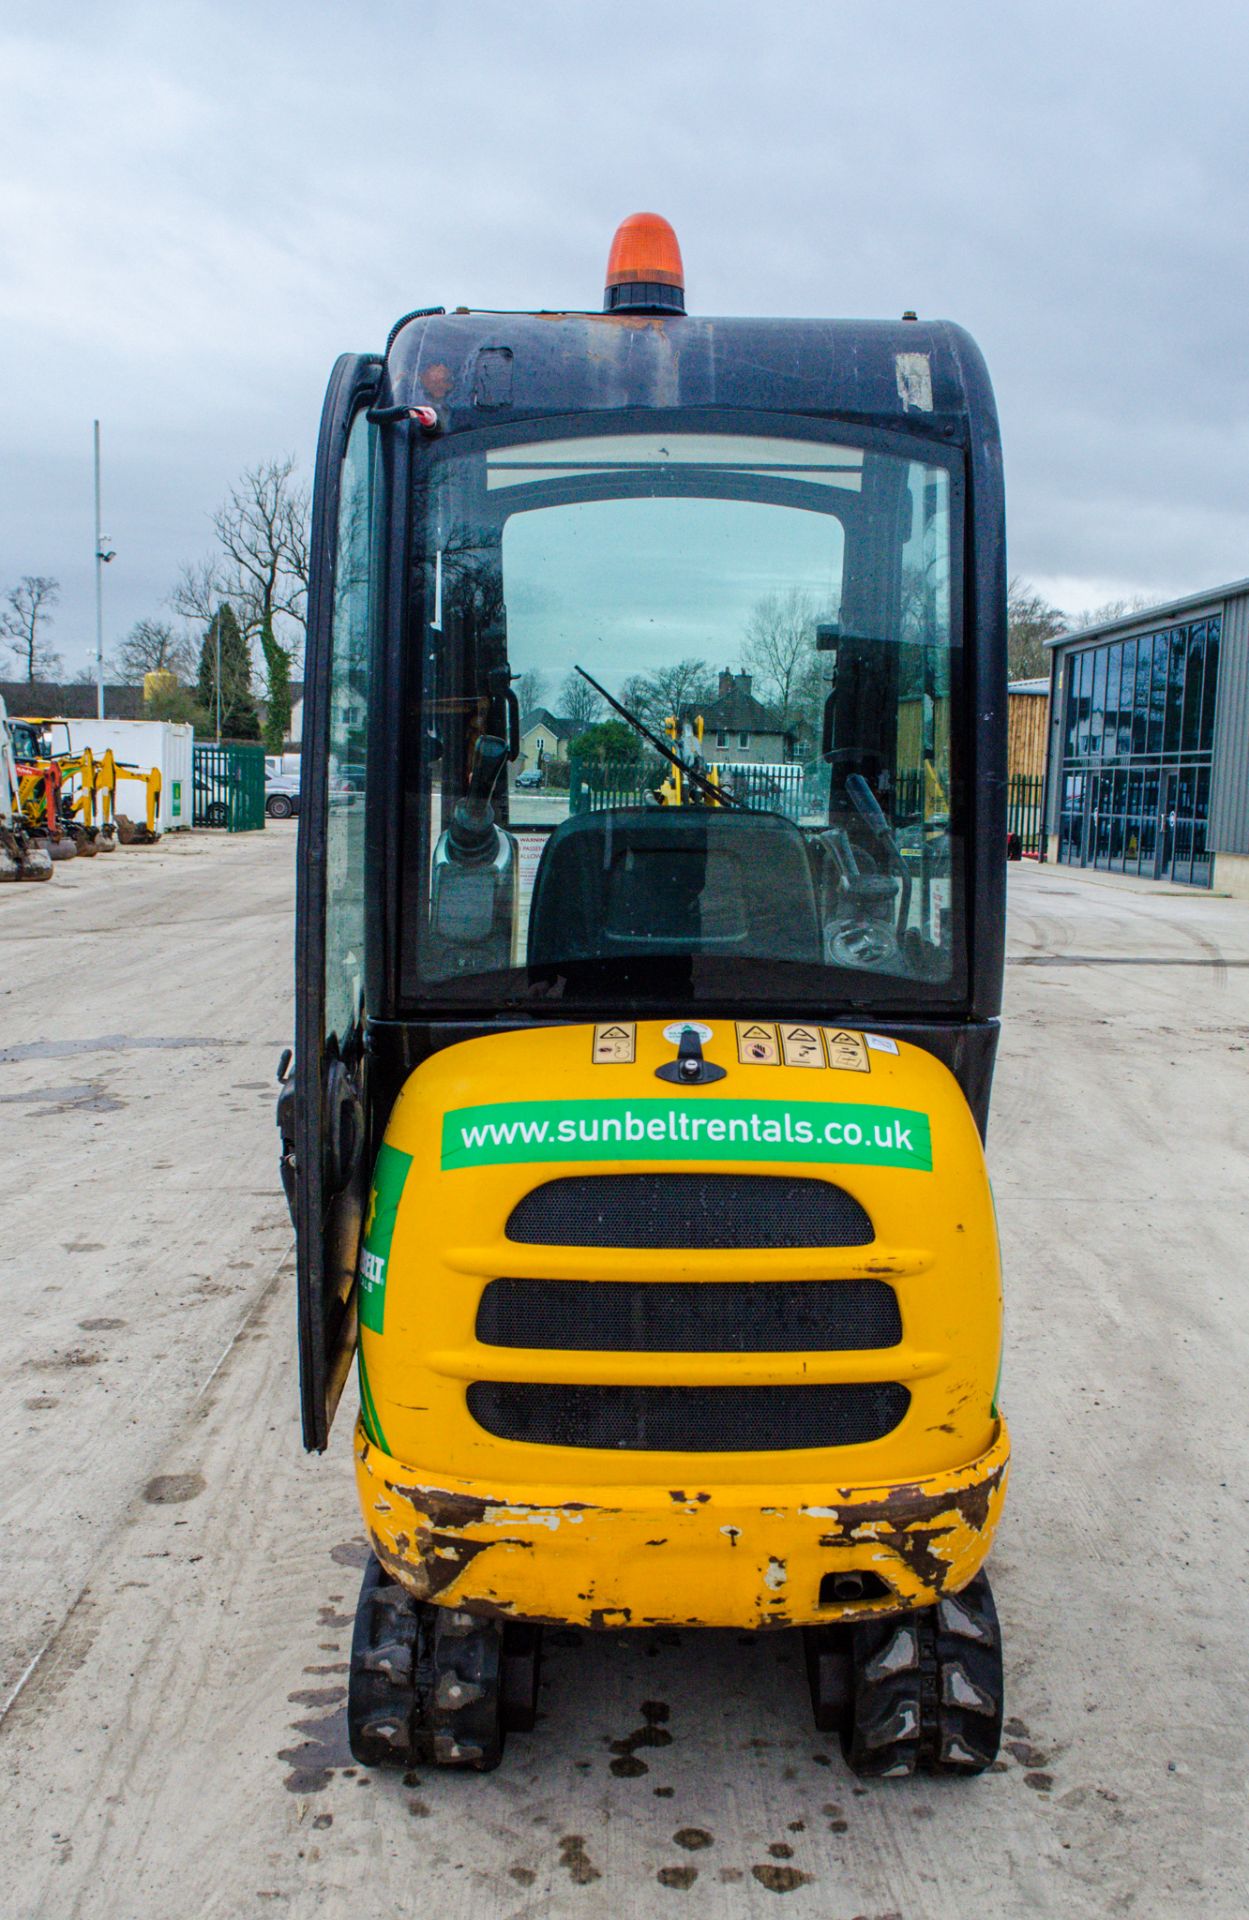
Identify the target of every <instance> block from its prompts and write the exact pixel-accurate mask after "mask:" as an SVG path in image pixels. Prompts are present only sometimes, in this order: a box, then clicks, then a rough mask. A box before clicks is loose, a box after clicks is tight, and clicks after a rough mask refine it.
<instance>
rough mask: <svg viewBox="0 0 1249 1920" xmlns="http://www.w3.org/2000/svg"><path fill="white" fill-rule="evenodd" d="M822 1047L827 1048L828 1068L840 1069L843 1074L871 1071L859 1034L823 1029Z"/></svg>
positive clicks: (838, 1028)
mask: <svg viewBox="0 0 1249 1920" xmlns="http://www.w3.org/2000/svg"><path fill="white" fill-rule="evenodd" d="M824 1045H825V1046H826V1047H827V1048H828V1064H829V1066H830V1067H840V1068H841V1069H842V1071H843V1072H845V1073H870V1072H871V1071H872V1063H871V1061H870V1060H869V1059H868V1057H867V1047H866V1046H865V1044H864V1040H863V1035H862V1034H861V1033H848V1032H846V1031H845V1029H844V1028H841V1027H825V1029H824Z"/></svg>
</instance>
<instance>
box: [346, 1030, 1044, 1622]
mask: <svg viewBox="0 0 1249 1920" xmlns="http://www.w3.org/2000/svg"><path fill="white" fill-rule="evenodd" d="M665 1024H666V1023H665V1022H661V1021H653V1022H650V1021H648V1022H640V1023H639V1024H638V1027H637V1046H636V1055H637V1057H636V1060H635V1061H634V1062H632V1063H621V1064H619V1065H615V1066H613V1069H612V1075H611V1080H612V1090H613V1093H616V1094H620V1095H623V1096H625V1097H626V1098H627V1099H628V1100H630V1101H631V1102H633V1101H636V1102H639V1103H640V1102H646V1101H649V1100H656V1099H658V1100H661V1101H662V1102H663V1103H664V1106H665V1108H667V1107H668V1106H670V1105H672V1104H676V1103H685V1102H689V1103H690V1107H691V1110H696V1111H698V1112H700V1113H704V1114H709V1115H710V1114H714V1111H715V1105H716V1102H717V1100H719V1099H722V1098H726V1099H738V1100H740V1099H742V1098H743V1097H750V1098H752V1099H757V1100H758V1101H759V1102H760V1103H761V1104H766V1103H767V1102H770V1101H776V1102H777V1103H778V1111H779V1108H780V1106H782V1105H783V1106H784V1107H787V1108H788V1109H790V1111H791V1112H792V1113H795V1114H800V1113H801V1110H802V1106H803V1103H804V1102H816V1101H821V1100H822V1101H825V1102H827V1101H828V1100H829V1099H831V1098H836V1097H838V1095H839V1093H840V1088H841V1087H842V1086H845V1085H846V1084H847V1081H848V1079H849V1076H846V1077H845V1078H844V1079H843V1076H841V1075H832V1074H829V1073H822V1074H821V1073H811V1072H809V1071H806V1070H803V1069H802V1068H792V1067H787V1066H784V1065H779V1064H778V1065H776V1066H773V1067H771V1068H770V1070H769V1071H768V1072H767V1073H766V1074H759V1073H756V1072H752V1071H751V1070H750V1069H749V1068H744V1067H742V1066H741V1065H740V1064H739V1062H738V1059H737V1052H738V1043H737V1032H736V1027H735V1024H734V1023H733V1022H727V1021H713V1022H711V1023H710V1024H711V1026H712V1028H713V1035H712V1038H711V1039H710V1040H709V1041H708V1042H707V1043H706V1045H705V1047H704V1053H705V1056H706V1058H707V1059H708V1060H711V1061H713V1062H715V1063H716V1064H718V1065H722V1066H724V1067H725V1068H726V1069H727V1074H726V1078H725V1079H724V1080H722V1081H718V1082H716V1083H715V1084H714V1085H712V1086H708V1087H702V1088H699V1089H698V1090H697V1091H685V1090H680V1091H674V1090H672V1089H670V1088H668V1087H666V1086H665V1085H664V1083H662V1082H657V1081H656V1079H655V1069H656V1067H657V1066H659V1065H660V1064H661V1063H662V1062H664V1061H666V1060H670V1059H671V1057H672V1051H673V1049H672V1046H671V1043H670V1042H668V1041H666V1040H665V1039H664V1037H663V1027H664V1025H665ZM591 1042H592V1030H591V1029H590V1028H588V1027H584V1026H582V1027H577V1026H573V1027H548V1028H538V1029H532V1028H531V1029H525V1030H522V1031H518V1032H513V1033H506V1034H498V1035H492V1036H490V1037H488V1038H485V1039H480V1040H473V1041H468V1042H466V1043H463V1044H461V1045H459V1046H454V1047H449V1048H446V1049H445V1050H443V1051H441V1052H439V1053H437V1054H435V1055H433V1056H432V1057H431V1058H430V1059H429V1060H427V1061H426V1062H425V1063H424V1064H423V1065H422V1066H421V1067H419V1068H418V1069H417V1070H416V1072H415V1073H413V1074H412V1075H411V1077H410V1078H409V1080H408V1083H407V1085H406V1087H405V1088H404V1091H403V1094H402V1096H401V1097H400V1099H399V1101H398V1103H397V1104H396V1107H395V1109H394V1112H393V1114H392V1116H391V1120H390V1125H389V1126H388V1128H387V1132H386V1139H387V1141H388V1142H389V1144H390V1145H391V1146H393V1147H395V1148H397V1149H398V1150H400V1151H401V1152H403V1153H406V1154H410V1155H411V1156H412V1165H411V1169H410V1172H409V1175H408V1179H407V1183H406V1185H405V1188H404V1193H403V1198H402V1200H401V1202H400V1205H399V1210H398V1215H397V1218H396V1222H395V1229H394V1235H393V1238H392V1242H391V1249H390V1257H389V1261H388V1268H387V1291H386V1320H385V1333H384V1335H382V1334H378V1333H375V1332H373V1331H372V1330H371V1329H369V1328H364V1329H363V1330H362V1334H361V1338H362V1340H363V1342H364V1355H365V1361H366V1365H367V1370H368V1377H369V1383H370V1388H371V1391H372V1394H373V1398H374V1401H375V1403H376V1406H377V1409H378V1414H379V1418H380V1420H381V1423H382V1427H381V1430H382V1431H383V1432H384V1434H385V1436H386V1441H387V1445H388V1447H389V1448H390V1449H391V1453H390V1455H387V1454H383V1453H380V1452H379V1451H378V1449H377V1448H376V1447H375V1446H373V1445H372V1443H370V1442H369V1441H368V1440H367V1439H366V1438H365V1437H364V1436H363V1434H362V1433H359V1432H358V1433H357V1457H358V1482H359V1491H360V1498H361V1504H362V1507H363V1510H364V1514H365V1519H366V1522H367V1524H368V1527H369V1532H370V1535H371V1537H372V1539H373V1542H374V1545H375V1547H376V1549H377V1552H378V1554H379V1556H380V1557H381V1558H382V1559H383V1561H384V1562H385V1564H386V1565H387V1566H388V1567H390V1568H391V1569H392V1570H393V1571H394V1573H395V1574H396V1576H397V1577H398V1578H400V1579H402V1580H403V1581H404V1582H405V1584H407V1585H408V1586H409V1587H410V1588H411V1590H412V1591H413V1592H414V1593H417V1594H418V1595H424V1596H427V1597H430V1598H434V1599H437V1600H439V1601H445V1602H447V1603H448V1604H450V1603H454V1604H457V1605H465V1606H468V1607H470V1608H475V1609H477V1610H479V1611H491V1610H497V1611H500V1612H503V1613H509V1614H515V1615H518V1616H526V1617H536V1618H543V1619H551V1620H567V1621H571V1622H585V1623H588V1624H591V1625H595V1624H603V1622H604V1621H605V1619H606V1618H608V1617H609V1616H610V1617H613V1618H614V1617H617V1616H627V1617H628V1618H630V1619H632V1620H635V1621H637V1622H639V1623H640V1622H643V1621H648V1620H663V1621H666V1622H682V1621H684V1622H703V1623H706V1624H709V1625H711V1624H716V1625H759V1624H767V1623H769V1622H770V1623H772V1624H781V1623H784V1622H795V1623H797V1622H810V1621H816V1620H822V1619H829V1618H832V1617H839V1618H854V1617H858V1616H860V1615H864V1614H868V1613H872V1612H879V1611H888V1610H889V1609H890V1608H897V1607H899V1606H909V1607H913V1606H922V1605H926V1604H928V1603H930V1602H931V1600H932V1599H933V1598H934V1597H935V1595H936V1594H937V1593H938V1592H941V1591H947V1590H948V1591H956V1590H957V1589H958V1588H960V1587H962V1586H965V1585H966V1584H967V1582H968V1581H969V1580H970V1579H971V1578H972V1576H973V1575H974V1573H975V1572H976V1570H977V1568H978V1567H979V1565H980V1562H981V1560H982V1559H983V1558H984V1556H985V1554H986V1553H987V1551H988V1547H989V1543H990V1541H991V1539H992V1535H993V1530H994V1528H995V1526H996V1524H997V1518H998V1514H999V1512H1000V1509H1001V1504H1002V1499H1003V1495H1004V1491H1005V1481H1006V1463H1007V1455H1008V1442H1007V1436H1006V1429H1005V1426H1004V1424H1003V1423H1002V1422H1001V1420H1000V1419H999V1418H998V1416H997V1413H996V1410H995V1408H994V1406H993V1391H994V1383H995V1381H996V1378H997V1373H998V1363H999V1357H1000V1339H1001V1299H1000V1279H999V1268H998V1252H997V1237H996V1231H995V1227H994V1221H993V1212H992V1203H991V1200H990V1196H989V1186H988V1178H987V1175H986V1172H985V1167H984V1156H983V1153H982V1150H981V1145H980V1140H979V1137H978V1135H977V1132H976V1128H975V1124H974V1122H973V1120H972V1117H971V1114H970V1112H969V1110H968V1108H967V1105H966V1103H965V1101H964V1100H963V1097H962V1094H961V1092H960V1090H959V1088H958V1085H957V1083H956V1082H955V1080H954V1079H953V1077H952V1076H951V1075H950V1074H949V1073H948V1072H947V1071H946V1069H945V1068H944V1067H943V1066H941V1064H940V1063H939V1062H938V1061H936V1060H935V1059H934V1058H933V1057H932V1056H931V1055H929V1054H927V1053H925V1052H923V1051H922V1050H921V1049H919V1048H916V1047H912V1046H910V1045H908V1044H906V1043H905V1042H901V1043H900V1044H899V1048H898V1052H897V1054H896V1055H893V1054H888V1053H876V1054H874V1055H873V1057H872V1063H871V1068H872V1070H871V1072H870V1074H863V1075H858V1074H856V1075H855V1076H854V1083H853V1098H854V1101H855V1102H856V1103H858V1105H859V1106H860V1107H864V1106H867V1107H870V1106H872V1105H879V1106H881V1107H884V1108H889V1109H890V1110H897V1109H905V1110H911V1111H914V1112H918V1113H922V1114H924V1115H926V1116H927V1118H928V1122H929V1126H930V1129H931V1137H932V1158H933V1166H932V1171H931V1172H928V1171H926V1170H920V1169H917V1168H915V1167H911V1166H906V1167H901V1166H896V1165H895V1166H874V1165H865V1164H857V1163H856V1164H848V1163H841V1162H838V1161H837V1160H836V1159H835V1158H833V1157H832V1155H833V1153H834V1151H835V1150H834V1149H832V1148H830V1149H829V1156H830V1157H829V1158H828V1160H827V1161H820V1162H812V1161H810V1160H806V1161H802V1162H798V1161H795V1162H794V1163H793V1164H792V1166H791V1165H790V1164H788V1163H786V1162H785V1161H780V1160H777V1159H774V1158H769V1159H761V1160H760V1161H759V1162H758V1163H756V1162H753V1161H750V1160H745V1159H735V1160H733V1161H727V1160H725V1161H723V1162H721V1163H720V1169H719V1170H721V1171H723V1172H725V1173H729V1174H732V1173H741V1174H750V1173H765V1174H778V1173H783V1172H784V1173H788V1172H791V1171H792V1172H793V1173H797V1174H801V1175H803V1176H806V1177H813V1176H814V1177H817V1178H818V1177H826V1178H828V1179H830V1180H832V1181H834V1182H835V1183H836V1184H837V1185H838V1186H840V1187H842V1188H844V1189H845V1190H846V1191H847V1192H848V1193H850V1194H852V1195H853V1196H854V1198H855V1199H857V1200H858V1201H859V1202H860V1203H861V1204H862V1206H863V1207H864V1208H865V1209H866V1211H867V1213H868V1216H869V1218H870V1219H871V1220H872V1222H873V1225H874V1228H875V1234H876V1237H875V1239H874V1240H873V1241H872V1243H871V1244H870V1245H869V1246H866V1247H859V1248H854V1247H849V1248H847V1247H840V1248H831V1249H819V1248H811V1247H794V1248H785V1249H779V1250H769V1251H760V1250H749V1249H744V1250H712V1249H707V1248H691V1249H688V1250H677V1251H673V1250H671V1249H663V1250H660V1249H642V1250H638V1249H631V1248H613V1247H550V1246H535V1245H529V1244H521V1243H518V1242H515V1241H511V1240H509V1239H508V1238H507V1236H506V1224H507V1220H508V1218H509V1215H510V1214H511V1212H512V1209H513V1208H514V1207H515V1205H516V1204H517V1202H518V1201H519V1200H520V1199H521V1198H522V1197H523V1195H524V1194H526V1193H528V1192H529V1191H531V1190H532V1189H533V1188H534V1187H536V1186H539V1185H541V1184H543V1183H544V1182H545V1181H546V1180H549V1179H558V1178H560V1177H563V1176H567V1175H576V1174H579V1173H583V1172H593V1173H595V1174H600V1175H601V1174H611V1173H617V1172H620V1173H623V1172H629V1173H633V1172H639V1171H644V1170H645V1169H646V1168H647V1166H648V1165H649V1164H650V1163H649V1162H648V1161H646V1160H645V1159H628V1160H624V1159H622V1160H620V1161H619V1162H616V1161H614V1160H611V1159H596V1160H594V1161H593V1162H592V1163H581V1162H578V1161H576V1160H571V1161H570V1160H567V1159H560V1160H558V1161H555V1160H553V1161H551V1162H550V1163H544V1162H542V1161H533V1160H530V1161H527V1162H524V1163H521V1164H502V1165H488V1166H469V1167H458V1168H452V1169H449V1170H445V1171H444V1170H443V1168H442V1166H441V1141H442V1122H443V1116H444V1115H445V1114H446V1113H448V1112H450V1111H453V1110H454V1109H457V1108H461V1107H473V1106H481V1105H483V1104H485V1103H488V1102H492V1101H506V1100H510V1099H516V1098H521V1097H528V1096H530V1095H531V1094H532V1093H533V1092H534V1091H535V1090H536V1091H538V1092H540V1093H546V1092H547V1091H548V1090H557V1091H558V1094H559V1096H560V1097H561V1098H565V1097H566V1098H568V1099H573V1100H575V1099H579V1098H593V1097H594V1096H596V1095H597V1094H599V1093H601V1090H602V1084H603V1081H602V1072H601V1069H596V1068H595V1066H594V1065H593V1059H592V1045H591ZM830 1083H833V1085H831V1086H830ZM834 1087H835V1088H836V1091H834ZM845 1097H846V1098H847V1099H848V1098H849V1094H848V1093H847V1094H846V1096H845ZM694 1103H697V1105H696V1108H695V1104H694ZM710 1151H711V1150H710V1148H709V1147H708V1146H707V1144H706V1143H705V1142H703V1143H700V1146H699V1148H698V1150H697V1151H696V1150H695V1149H694V1148H693V1147H691V1149H690V1152H689V1155H688V1158H679V1159H678V1158H671V1157H665V1158H664V1159H663V1160H662V1161H661V1162H656V1163H655V1164H657V1165H662V1166H663V1168H664V1169H665V1170H666V1171H672V1172H679V1171H687V1172H688V1171H696V1170H699V1169H705V1168H707V1167H708V1166H709V1165H714V1164H715V1162H714V1161H713V1160H712V1159H710V1157H709V1156H710ZM501 1276H508V1277H511V1278H515V1279H520V1280H523V1279H525V1278H528V1277H533V1278H541V1279H561V1278H563V1279H579V1280H586V1281H593V1280H613V1279H614V1280H622V1279H629V1280H638V1281H645V1280H648V1279H653V1280H661V1279H662V1280H683V1281H690V1282H697V1281H699V1280H743V1281H750V1280H796V1281H797V1280H803V1279H817V1278H818V1279H837V1278H852V1277H855V1276H871V1277H876V1278H881V1279H885V1280H887V1281H888V1282H889V1284H890V1285H891V1286H893V1288H894V1289H895V1291H896V1293H897V1297H898V1302H899V1306H900V1309H901V1315H902V1326H903V1337H902V1341H901V1343H900V1345H898V1346H896V1347H893V1348H890V1349H888V1350H885V1351H882V1350H874V1351H868V1352H849V1353H838V1352H831V1353H830V1352H821V1353H818V1354H803V1353H779V1354H776V1353H770V1354H760V1353H747V1354H706V1353H702V1354H675V1353H674V1354H662V1355H656V1354H647V1353H636V1352H627V1353H579V1352H571V1353H569V1352H556V1351H551V1350H529V1349H520V1348H500V1347H491V1346H482V1345H480V1344H479V1343H478V1341H477V1339H476V1333H475V1326H476V1318H477V1309H478V1304H479V1302H480V1299H481V1294H482V1291H483V1288H484V1287H485V1286H486V1285H487V1284H488V1282H489V1281H490V1280H491V1279H494V1278H496V1277H501ZM491 1379H494V1380H521V1381H524V1380H530V1381H547V1382H554V1383H559V1382H561V1381H567V1382H569V1383H571V1384H596V1383H598V1384H605V1385H613V1384H616V1385H628V1384H634V1383H637V1384H655V1385H668V1386H670V1385H676V1384H681V1383H685V1384H689V1385H703V1386H706V1385H717V1384H720V1385H733V1386H747V1385H791V1384H793V1385H798V1384H803V1383H814V1382H817V1381H833V1382H838V1381H843V1382H853V1381H874V1380H889V1381H900V1382H902V1383H904V1384H905V1385H906V1387H907V1388H908V1390H909V1392H910V1395H911V1402H910V1407H909V1409H908V1411H907V1413H906V1415H905V1416H904V1418H903V1419H902V1421H901V1422H900V1424H899V1425H898V1426H897V1427H896V1428H895V1429H894V1430H893V1431H892V1432H891V1433H889V1434H887V1435H886V1436H885V1437H884V1438H883V1439H880V1440H875V1441H871V1442H869V1443H866V1444H862V1445H856V1446H847V1447H836V1448H825V1449H815V1448H809V1449H802V1450H794V1451H786V1452H781V1453H776V1452H767V1451H761V1452H755V1453H730V1454H724V1453H721V1454H716V1453H660V1452H654V1453H652V1452H646V1453H637V1452H631V1451H627V1450H600V1449H581V1448H560V1447H550V1446H542V1445H535V1444H530V1443H528V1442H517V1441H508V1440H501V1439H498V1438H496V1437H495V1436H493V1435H491V1434H488V1433H487V1432H486V1431H485V1430H484V1429H483V1428H481V1427H479V1426H478V1425H477V1424H476V1422H475V1421H473V1420H472V1419H471V1418H470V1417H469V1414H468V1411H467V1407H466V1404H465V1388H466V1385H467V1383H468V1382H470V1381H472V1380H491ZM778 1565H779V1566H780V1567H781V1568H782V1569H783V1578H782V1580H781V1582H780V1584H778V1585H776V1586H773V1585H772V1584H770V1581H769V1577H768V1575H769V1569H770V1568H774V1567H775V1566H778ZM850 1571H872V1572H876V1573H879V1574H880V1575H881V1577H882V1578H883V1579H884V1580H885V1581H886V1583H887V1585H888V1586H889V1587H890V1589H891V1592H892V1595H893V1598H892V1599H890V1600H885V1601H881V1600H875V1601H867V1602H856V1603H853V1604H848V1603H843V1604H839V1605H838V1606H837V1607H836V1608H828V1607H825V1608H821V1607H820V1606H819V1605H818V1593H819V1585H820V1580H821V1578H822V1576H823V1575H824V1574H826V1573H829V1572H836V1573H841V1572H850ZM775 1577H776V1576H775V1574H773V1575H772V1578H773V1579H775Z"/></svg>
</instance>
